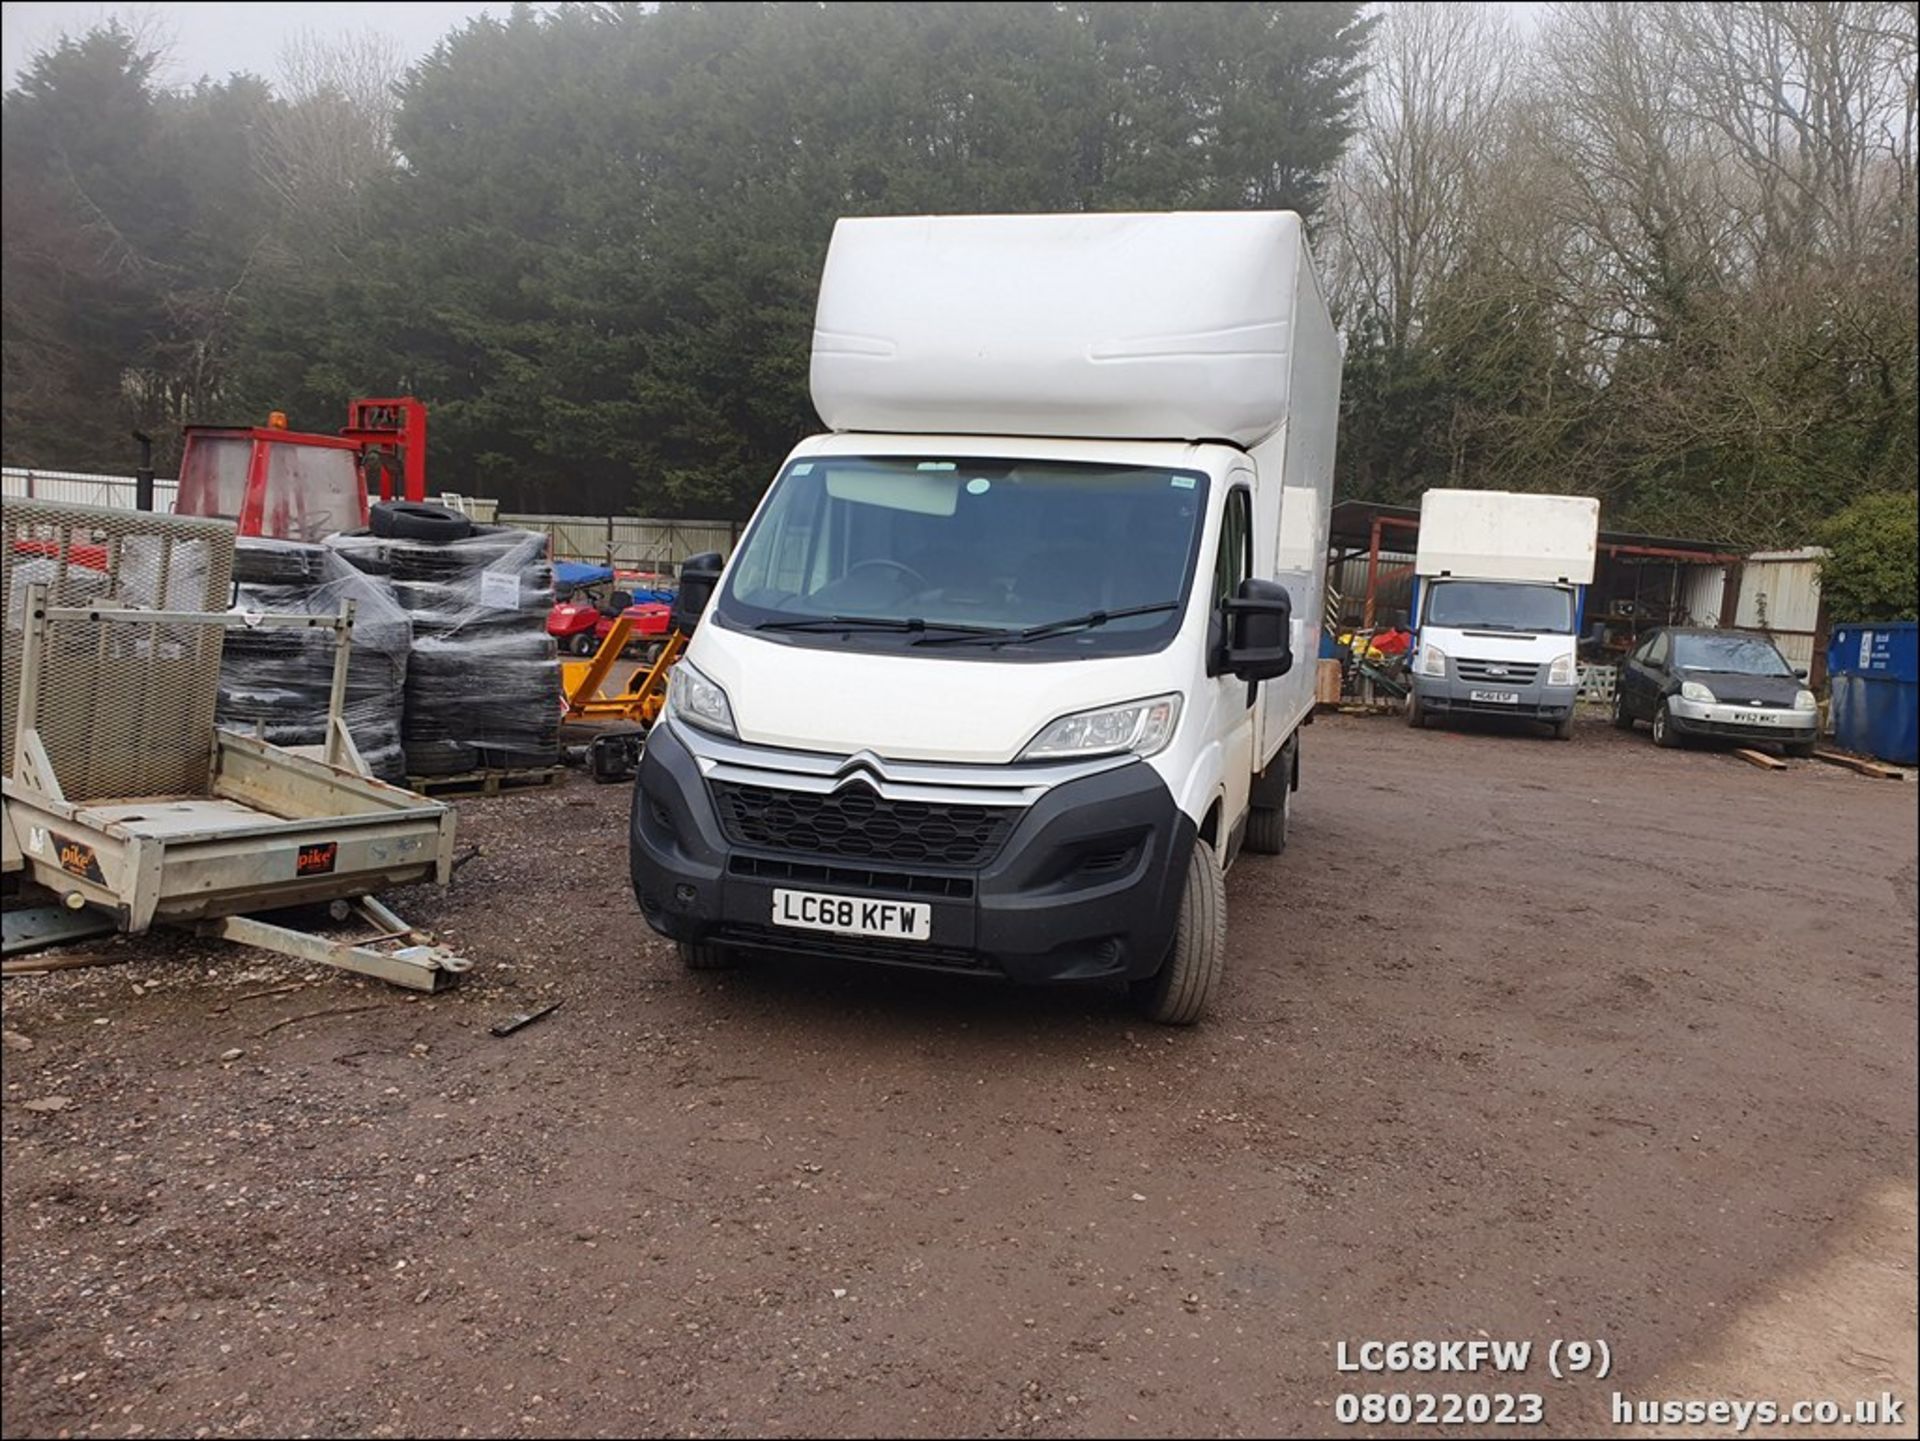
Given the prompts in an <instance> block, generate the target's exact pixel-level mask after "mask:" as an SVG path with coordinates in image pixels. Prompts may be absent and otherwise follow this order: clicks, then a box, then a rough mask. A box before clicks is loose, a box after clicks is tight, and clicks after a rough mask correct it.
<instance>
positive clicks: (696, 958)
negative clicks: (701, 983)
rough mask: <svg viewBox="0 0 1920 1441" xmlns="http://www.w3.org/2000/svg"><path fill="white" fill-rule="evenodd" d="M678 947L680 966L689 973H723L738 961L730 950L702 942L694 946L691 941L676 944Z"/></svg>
mask: <svg viewBox="0 0 1920 1441" xmlns="http://www.w3.org/2000/svg"><path fill="white" fill-rule="evenodd" d="M677 944H678V945H679V947H680V964H681V965H683V966H685V967H686V968H687V969H688V970H690V971H724V970H729V969H731V968H732V967H733V966H734V964H735V963H736V962H737V961H738V960H739V957H737V956H736V955H735V954H734V953H733V951H732V949H731V948H730V947H727V946H721V945H715V944H714V943H713V942H711V941H703V942H701V943H700V944H698V945H696V944H694V943H693V942H692V941H680V942H677Z"/></svg>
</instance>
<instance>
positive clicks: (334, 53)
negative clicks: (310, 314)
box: [260, 31, 405, 248]
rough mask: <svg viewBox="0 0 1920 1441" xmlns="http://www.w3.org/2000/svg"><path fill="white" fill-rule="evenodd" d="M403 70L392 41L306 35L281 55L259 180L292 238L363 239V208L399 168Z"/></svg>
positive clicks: (335, 242) (374, 35)
mask: <svg viewBox="0 0 1920 1441" xmlns="http://www.w3.org/2000/svg"><path fill="white" fill-rule="evenodd" d="M404 68H405V67H404V64H403V62H402V58H401V55H400V52H399V51H398V49H397V48H396V46H395V45H394V42H393V41H392V40H391V38H390V37H388V36H385V35H382V34H380V33H378V32H375V31H362V32H360V33H358V34H346V35H342V36H337V37H336V36H322V35H319V34H316V33H314V32H311V31H307V32H303V33H301V34H300V35H298V36H296V37H295V38H294V39H292V40H291V41H289V42H288V43H287V45H286V47H285V48H284V49H283V50H282V52H281V57H280V86H279V93H280V96H281V99H282V102H283V103H282V104H281V105H280V106H279V107H278V108H277V109H276V111H275V113H274V116H273V119H272V121H271V122H270V124H269V127H268V131H267V134H266V135H265V137H264V138H263V142H262V145H261V159H260V166H261V174H262V178H263V179H264V180H265V181H266V183H267V185H268V186H269V188H270V189H271V190H272V192H273V193H274V194H275V195H276V196H277V197H278V198H279V200H280V202H281V204H282V206H283V207H284V208H285V211H286V212H287V215H288V217H289V219H290V220H292V221H293V233H296V234H299V235H302V236H304V237H306V238H318V239H320V240H322V241H324V242H325V243H327V244H329V245H332V246H334V247H335V248H339V247H341V246H343V245H345V244H346V243H348V241H349V240H350V239H351V237H352V236H354V235H355V234H357V233H358V230H359V226H360V224H361V221H362V219H363V218H364V214H365V212H364V208H363V206H362V204H361V203H360V202H361V201H362V200H363V199H364V198H365V195H366V192H367V190H368V188H369V187H370V186H372V185H373V184H374V183H375V182H376V181H377V180H379V179H380V178H381V177H383V176H385V175H387V174H389V173H390V172H391V171H392V168H393V159H394V152H393V119H394V114H395V110H396V107H397V104H398V100H397V91H396V86H397V85H398V84H399V81H400V77H401V74H402V73H403V71H404Z"/></svg>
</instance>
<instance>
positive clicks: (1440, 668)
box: [1419, 644, 1447, 680]
mask: <svg viewBox="0 0 1920 1441" xmlns="http://www.w3.org/2000/svg"><path fill="white" fill-rule="evenodd" d="M1419 673H1420V674H1421V675H1424V676H1429V677H1431V678H1432V679H1434V680H1445V679H1446V678H1447V653H1446V652H1445V651H1443V650H1441V649H1440V647H1439V646H1437V645H1432V644H1428V645H1424V646H1422V647H1420V670H1419Z"/></svg>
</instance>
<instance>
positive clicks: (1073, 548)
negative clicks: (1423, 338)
mask: <svg viewBox="0 0 1920 1441" xmlns="http://www.w3.org/2000/svg"><path fill="white" fill-rule="evenodd" d="M811 381H812V391H813V399H814V404H815V407H816V408H817V409H818V410H819V412H820V415H821V417H822V419H823V420H824V421H825V422H826V424H827V425H828V426H829V427H831V433H830V434H826V435H820V436H816V437H814V438H812V439H810V440H806V441H803V442H801V444H800V445H799V446H797V447H796V448H795V449H794V451H793V453H792V455H790V456H789V457H788V459H787V461H786V463H785V464H784V465H783V466H782V467H781V469H780V473H779V475H778V476H777V477H776V478H775V480H774V483H773V485H772V486H771V487H770V488H769V490H768V491H767V494H766V496H765V498H764V499H763V500H762V501H761V503H760V506H759V509H758V511H757V512H756V514H755V515H754V517H753V520H752V523H751V524H750V525H749V527H748V528H747V530H746V532H745V534H744V535H743V536H742V538H741V541H740V545H739V548H738V549H737V550H736V552H735V553H734V555H733V557H732V559H731V562H730V563H729V564H728V565H727V566H726V567H725V570H724V572H722V571H721V569H720V564H719V557H718V556H710V557H701V558H698V559H696V560H695V561H692V562H689V563H688V565H687V567H686V568H685V571H684V574H683V591H682V600H681V610H682V614H683V618H688V617H691V616H692V615H694V614H696V613H697V614H699V615H700V617H701V618H700V623H699V626H698V629H697V631H696V632H695V634H694V636H693V639H692V641H691V644H690V645H689V647H688V650H687V653H686V657H685V659H684V660H682V661H681V662H680V664H679V665H678V666H677V667H676V668H675V670H674V672H673V676H672V681H671V684H670V687H669V691H668V699H667V708H666V716H665V718H664V719H663V720H662V722H661V723H660V724H659V725H657V726H656V727H655V728H654V729H653V731H652V732H651V734H650V735H649V736H648V738H647V744H646V751H645V754H644V757H643V759H642V762H641V767H640V773H639V777H638V780H637V782H636V785H635V791H634V799H633V814H632V873H633V885H634V891H635V894H636V896H637V897H638V900H639V903H640V906H641V909H642V911H643V913H644V914H645V916H646V918H647V920H648V921H649V922H650V923H651V924H652V925H653V927H654V928H655V929H656V930H658V931H659V932H661V933H662V934H664V935H666V936H669V937H672V938H673V939H674V940H676V941H678V942H679V943H680V950H681V955H682V957H683V958H684V960H685V961H686V963H687V964H688V965H689V966H693V967H699V968H704V967H709V966H718V965H723V964H726V963H727V962H729V961H730V960H731V959H732V958H733V956H734V955H735V954H736V953H737V952H739V951H742V950H754V951H773V952H788V953H803V954H827V955H834V956H843V957H853V958H860V959H865V960H870V961H875V962H884V963H891V964H899V965H908V966H919V967H930V968H934V969H938V970H946V971H952V972H959V973H967V974H976V975H992V976H1000V977H1005V978H1008V979H1011V980H1014V981H1022V982H1064V981H1075V982H1113V983H1118V982H1125V983H1128V984H1129V985H1130V986H1131V987H1132V990H1133V993H1134V995H1135V997H1136V999H1137V1001H1138V1002H1139V1004H1140V1005H1141V1007H1142V1009H1143V1010H1145V1012H1146V1013H1147V1014H1148V1015H1150V1016H1152V1017H1154V1018H1155V1019H1158V1020H1161V1021H1166V1022H1173V1023H1185V1022H1191V1021H1194V1020H1196V1019H1197V1018H1198V1017H1199V1016H1200V1015H1201V1013H1202V1011H1203V1010H1204V1008H1205V1007H1206V1005H1207V1002H1208V999H1209V997H1210V996H1211V995H1212V994H1213V993H1214V991H1215V989H1216V988H1217V986H1218V985H1219V982H1220V977H1221V969H1222V965H1223V963H1224V960H1225V956H1226V935H1227V932H1226V906H1225V892H1224V888H1223V883H1222V876H1223V873H1224V871H1225V869H1226V867H1227V866H1228V865H1229V864H1230V863H1231V862H1232V861H1233V860H1234V858H1235V857H1236V856H1237V855H1238V854H1240V853H1241V852H1242V851H1243V850H1244V851H1253V852H1265V853H1273V852H1277V851H1279V850H1280V849H1281V848H1282V847H1283V846H1284V845H1285V844H1286V837H1287V814H1288V802H1289V798H1290V793H1291V791H1292V790H1293V789H1294V788H1295V786H1296V785H1297V784H1298V778H1299V738H1300V728H1301V726H1302V725H1303V723H1305V722H1306V721H1307V720H1308V719H1309V717H1310V716H1311V713H1312V706H1313V679H1312V672H1313V660H1314V655H1315V652H1316V649H1317V645H1316V641H1317V637H1318V634H1319V631H1320V612H1321V606H1322V586H1323V574H1324V568H1325V564H1326V549H1327V524H1328V513H1329V509H1330V492H1331V487H1332V477H1333V454H1334V431H1335V417H1336V413H1337V410H1338V405H1339V390H1340V346H1339V342H1338V340H1337V339H1336V337H1335V334H1334V331H1333V327H1332V325H1331V323H1330V322H1329V320H1328V316H1327V309H1326V304H1325V302H1324V300H1323V299H1322V297H1321V294H1320V290H1319V287H1318V284H1317V282H1316V281H1315V278H1314V274H1313V271H1312V268H1311V263H1310V259H1309V256H1308V252H1307V246H1306V243H1305V239H1304V237H1303V235H1302V232H1301V226H1300V220H1299V217H1298V216H1296V215H1293V214H1290V213H1230V214H1167V215H1027V216H945V217H937V218H898V219H893V218H889V219H861V220H842V221H840V222H839V224H838V226H837V227H836V228H835V231H834V235H833V240H832V244H831V246H830V248H829V250H828V254H827V261H826V268H825V272H824V274H823V276H822V279H821V285H820V298H819V307H818V311H817V315H816V321H815V329H814V337H813V360H812V375H811Z"/></svg>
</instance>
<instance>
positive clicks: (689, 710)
mask: <svg viewBox="0 0 1920 1441" xmlns="http://www.w3.org/2000/svg"><path fill="white" fill-rule="evenodd" d="M667 710H668V712H669V713H670V714H672V715H675V716H678V717H679V718H680V719H681V720H683V721H685V722H686V723H687V724H688V725H690V726H698V727H700V729H701V730H703V731H718V732H719V733H720V734H721V735H723V736H733V737H734V738H735V739H738V738H739V734H740V733H739V732H738V731H736V730H735V729H734V728H733V707H732V706H730V705H728V704H727V693H726V692H725V691H723V690H721V689H720V687H719V686H717V685H715V684H714V683H713V682H712V681H710V680H708V679H707V678H706V677H705V676H703V675H701V674H700V672H699V671H697V670H695V669H694V668H693V667H692V666H691V665H689V664H688V663H687V662H686V661H681V662H680V663H679V664H678V665H676V666H675V667H674V668H673V669H672V670H670V671H668V672H667Z"/></svg>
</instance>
